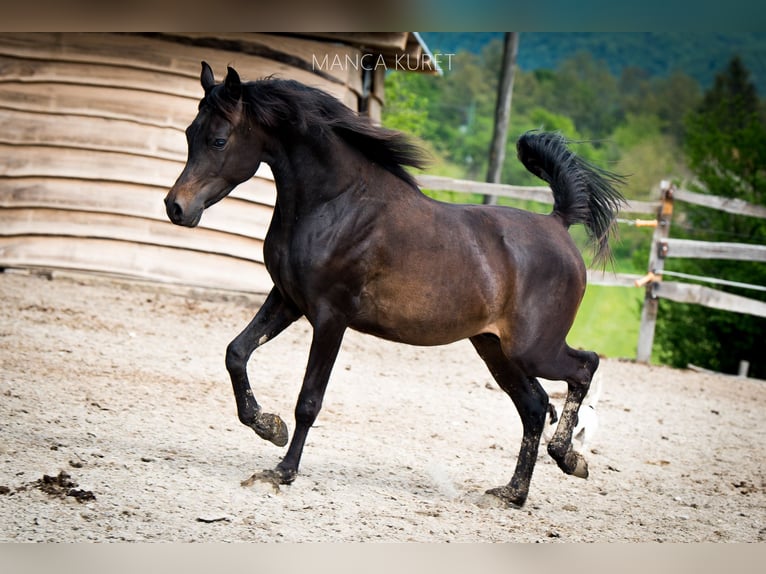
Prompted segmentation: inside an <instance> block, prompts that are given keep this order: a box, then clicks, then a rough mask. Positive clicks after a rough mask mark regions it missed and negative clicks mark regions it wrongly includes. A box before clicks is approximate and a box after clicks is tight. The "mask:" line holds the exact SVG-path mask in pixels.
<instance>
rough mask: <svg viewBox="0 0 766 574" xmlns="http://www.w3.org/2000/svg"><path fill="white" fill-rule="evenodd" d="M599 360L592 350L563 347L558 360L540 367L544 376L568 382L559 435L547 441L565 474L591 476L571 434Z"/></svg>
mask: <svg viewBox="0 0 766 574" xmlns="http://www.w3.org/2000/svg"><path fill="white" fill-rule="evenodd" d="M598 363H599V358H598V355H597V354H596V353H593V352H592V351H579V350H576V349H572V348H571V347H569V346H567V345H564V347H563V349H562V352H561V353H559V354H558V356H557V358H556V360H554V361H552V362H550V363H545V364H542V363H541V365H540V367H539V370H537V371H536V374H538V375H539V376H541V377H544V378H546V379H552V380H563V381H566V382H567V398H566V400H565V402H564V408H563V409H562V411H561V416H560V417H559V423H558V426H557V427H556V432H554V433H553V437H552V438H551V440H550V442H548V454H550V455H551V457H552V458H553V459H554V460H555V461H556V463H557V464H558V465H559V468H560V469H561V470H563V471H564V472H565V473H566V474H572V475H574V476H578V477H580V478H587V477H588V463H587V462H586V460H585V458H583V456H582V455H581V454H580V453H578V452H576V451H575V450H574V449H573V448H572V431H573V430H574V427H575V426H576V425H577V413H578V411H579V410H580V406H581V405H582V402H583V399H584V398H585V395H586V394H587V393H588V388H589V387H590V381H591V379H592V378H593V374H594V373H595V372H596V369H597V368H598Z"/></svg>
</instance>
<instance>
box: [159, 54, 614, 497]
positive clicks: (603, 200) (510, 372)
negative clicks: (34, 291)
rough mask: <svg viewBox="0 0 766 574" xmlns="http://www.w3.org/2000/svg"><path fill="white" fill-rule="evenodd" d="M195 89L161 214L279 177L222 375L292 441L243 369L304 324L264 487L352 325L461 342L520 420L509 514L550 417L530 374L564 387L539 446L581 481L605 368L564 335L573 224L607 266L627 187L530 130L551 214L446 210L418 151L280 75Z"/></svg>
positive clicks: (573, 269)
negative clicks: (182, 155)
mask: <svg viewBox="0 0 766 574" xmlns="http://www.w3.org/2000/svg"><path fill="white" fill-rule="evenodd" d="M201 82H202V87H203V88H204V97H203V98H202V100H201V102H200V104H199V112H198V114H197V117H196V118H195V119H194V121H193V122H192V123H191V125H190V126H189V127H188V128H187V130H186V137H187V140H188V147H189V152H188V160H187V163H186V166H185V167H184V169H183V172H182V173H181V175H180V176H179V178H178V180H177V181H176V183H175V185H174V186H173V188H172V189H171V190H170V192H169V193H168V194H167V197H166V198H165V204H166V208H167V214H168V217H169V218H170V220H171V221H172V222H173V223H175V224H178V225H185V226H189V227H193V226H196V225H197V224H198V223H199V221H200V218H201V216H202V212H203V210H204V209H205V208H206V207H209V206H210V205H213V204H214V203H216V202H217V201H220V200H221V199H223V198H224V197H225V196H226V195H227V194H228V193H229V192H231V191H232V189H234V188H235V187H236V186H237V185H238V184H240V183H242V182H244V181H246V180H248V179H249V178H251V177H252V176H253V174H254V173H255V171H256V169H257V168H258V165H259V164H260V162H262V161H263V162H266V163H267V164H268V165H269V166H270V167H271V170H272V172H273V174H274V180H275V183H276V188H277V201H276V205H275V208H274V214H273V217H272V220H271V224H270V227H269V230H268V233H267V236H266V240H265V242H264V248H263V249H264V261H265V264H266V268H267V270H268V272H269V274H270V275H271V277H272V279H273V281H274V288H273V289H272V290H271V292H270V293H269V295H268V297H267V298H266V300H265V302H264V303H263V306H262V307H261V308H260V309H259V310H258V312H257V314H256V315H255V317H254V318H253V319H252V321H251V322H250V324H249V325H247V327H245V329H244V330H243V331H242V333H240V334H239V335H238V336H237V337H236V338H235V339H234V340H233V341H232V342H231V343H230V344H229V346H228V348H227V350H226V368H227V370H228V372H229V374H230V376H231V382H232V385H233V388H234V396H235V398H236V403H237V411H238V416H239V420H240V421H241V422H242V423H243V424H245V425H247V426H249V427H251V428H253V429H254V430H255V432H256V433H257V434H258V435H259V436H260V437H262V438H264V439H267V440H269V441H271V442H273V443H275V444H276V445H278V446H284V445H286V444H287V441H288V432H287V426H286V425H285V423H284V422H283V421H282V419H281V418H280V417H279V416H277V415H273V414H269V413H266V412H263V411H262V410H261V406H260V405H259V404H258V402H257V401H256V399H255V396H254V395H253V392H252V390H251V388H250V383H249V380H248V376H247V370H246V366H247V362H248V360H249V358H250V356H251V354H252V353H253V351H254V350H255V349H256V348H258V347H259V346H261V345H263V344H264V343H266V342H267V341H269V340H270V339H273V338H274V337H276V336H277V335H278V334H279V333H280V332H281V331H282V330H284V329H285V328H286V327H287V326H289V325H290V324H291V323H293V322H294V321H296V320H297V319H298V318H300V317H303V316H305V317H306V318H307V319H308V321H309V322H310V323H311V325H312V327H313V337H312V342H311V348H310V352H309V358H308V364H307V367H306V372H305V376H304V380H303V386H302V387H301V390H300V393H299V396H298V401H297V405H296V408H295V432H294V434H293V438H292V442H291V443H290V446H289V448H288V450H287V453H286V455H285V456H284V458H283V459H282V461H281V462H280V463H279V464H278V465H277V467H276V469H275V470H270V471H266V475H267V476H270V478H271V479H272V480H276V481H278V482H280V483H283V484H289V483H291V482H292V481H293V480H294V479H295V477H296V475H297V473H298V465H299V463H300V459H301V453H302V451H303V447H304V444H305V442H306V436H307V434H308V432H309V429H310V428H311V426H312V424H313V423H314V420H315V419H316V417H317V415H318V413H319V410H320V408H321V406H322V399H323V397H324V394H325V389H326V388H327V383H328V380H329V377H330V371H331V370H332V367H333V364H334V362H335V359H336V356H337V353H338V350H339V349H340V346H341V340H342V339H343V334H344V332H345V331H346V329H349V328H351V329H355V330H357V331H361V332H363V333H368V334H371V335H375V336H377V337H382V338H384V339H388V340H392V341H399V342H403V343H409V344H413V345H442V344H447V343H451V342H453V341H457V340H459V339H464V338H468V339H470V341H471V343H473V346H474V347H475V348H476V351H478V353H479V355H480V356H481V358H482V359H483V360H484V361H485V362H486V364H487V366H488V367H489V370H490V372H491V373H492V376H493V377H494V378H495V380H496V381H497V384H498V385H499V386H500V387H501V388H502V389H503V390H504V391H505V392H506V393H507V394H508V395H509V396H510V398H511V399H512V401H513V403H514V405H515V406H516V409H517V410H518V412H519V415H520V417H521V421H522V424H523V437H522V441H521V449H520V452H519V456H518V460H517V464H516V468H515V471H514V473H513V477H512V478H511V481H510V482H509V483H508V484H507V485H505V486H501V487H499V488H495V489H492V490H489V491H487V492H488V493H490V494H493V495H495V496H497V497H499V498H500V499H501V500H502V501H504V502H505V503H506V504H508V505H515V506H521V505H523V504H524V502H525V500H526V498H527V494H528V492H529V483H530V479H531V477H532V471H533V469H534V466H535V461H536V459H537V451H538V447H539V443H540V435H541V433H542V430H543V425H544V423H545V415H546V412H547V406H548V396H547V394H546V393H545V391H544V390H543V388H542V387H541V385H540V384H539V382H538V381H537V379H536V377H543V378H547V379H553V380H564V381H566V382H567V383H568V393H567V398H566V401H565V404H564V407H563V409H562V413H561V417H560V422H559V424H558V427H557V429H556V432H555V434H554V436H553V438H552V440H551V441H550V442H549V444H548V452H549V453H550V455H551V456H552V457H553V458H554V459H555V460H556V462H557V463H558V465H559V467H560V468H561V469H562V470H563V471H564V472H565V473H567V474H573V475H576V476H580V477H586V476H587V473H588V471H587V464H586V462H585V460H584V459H583V457H582V456H581V455H580V454H579V453H577V452H575V451H574V450H573V449H572V446H571V438H572V429H573V427H574V425H575V423H576V420H577V411H578V409H579V407H580V403H581V402H582V400H583V397H584V396H585V394H586V393H587V391H588V386H589V384H590V380H591V378H592V377H593V373H594V372H595V371H596V368H597V367H598V363H599V359H598V356H597V355H596V353H593V352H589V351H580V350H575V349H572V348H571V347H569V346H568V345H567V344H566V341H565V338H566V335H567V332H568V331H569V329H570V327H571V326H572V323H573V321H574V318H575V313H576V312H577V308H578V307H579V305H580V301H581V299H582V297H583V294H584V291H585V281H586V273H585V264H584V263H583V259H582V256H581V254H580V252H579V251H578V249H577V248H576V246H575V244H574V242H573V241H572V239H571V237H570V235H569V233H568V231H567V229H568V227H569V226H570V225H572V224H576V223H582V224H584V225H585V226H586V228H587V230H588V233H589V236H590V238H591V240H592V242H593V244H594V247H595V250H596V255H597V258H602V259H604V258H608V256H609V255H608V254H609V245H608V239H609V235H610V231H611V229H612V224H613V221H614V218H615V216H616V213H617V210H618V208H619V205H620V203H621V202H622V201H623V200H622V196H621V195H620V194H619V192H617V191H616V189H615V186H616V185H617V184H619V183H621V182H622V179H621V178H620V177H619V176H616V175H614V174H611V173H609V172H606V171H604V170H600V169H598V168H596V167H594V166H592V165H590V164H588V163H586V162H585V161H583V160H582V159H581V158H579V157H578V156H577V155H576V154H574V153H573V152H571V151H570V150H569V149H568V148H567V142H566V140H565V139H564V138H563V137H562V136H561V135H559V134H554V133H544V132H529V133H526V134H524V135H522V136H521V138H520V139H519V140H518V144H517V148H518V156H519V158H520V160H521V161H522V163H523V164H524V165H525V166H526V167H527V169H529V171H531V172H532V173H533V174H535V175H536V176H538V177H540V178H542V179H543V180H545V181H546V182H547V183H548V184H549V185H550V187H551V189H552V191H553V196H554V199H555V203H554V207H553V212H552V213H551V214H550V215H539V214H534V213H530V212H526V211H522V210H517V209H512V208H508V207H497V206H480V205H462V206H458V205H450V204H445V203H440V202H437V201H434V200H432V199H429V198H428V197H427V196H425V195H424V194H423V193H421V191H420V190H419V189H418V187H417V185H416V184H415V181H414V179H413V177H412V176H411V175H410V174H409V173H408V172H407V171H406V170H405V169H404V166H413V167H423V165H424V162H423V157H422V155H421V153H420V151H419V150H418V148H417V147H415V146H413V145H412V144H411V143H409V141H408V140H407V139H406V138H405V136H404V135H402V134H401V133H399V132H395V131H391V130H387V129H384V128H380V127H375V126H373V125H372V124H371V123H370V122H369V121H368V120H367V119H366V118H364V117H362V116H359V115H357V114H356V113H354V112H352V111H351V110H349V109H348V108H347V107H345V106H344V105H343V104H342V103H340V102H339V101H338V100H336V99H335V98H333V97H332V96H330V95H328V94H326V93H324V92H322V91H320V90H317V89H314V88H310V87H307V86H305V85H302V84H300V83H298V82H295V81H290V80H278V79H265V80H259V81H256V82H247V83H243V82H241V80H240V78H239V75H238V74H237V72H236V71H235V70H233V69H232V68H229V69H228V74H227V76H226V78H225V80H224V81H223V82H222V83H220V84H216V83H215V80H214V78H213V72H212V70H211V69H210V67H209V66H208V65H207V64H206V63H205V62H203V63H202V75H201Z"/></svg>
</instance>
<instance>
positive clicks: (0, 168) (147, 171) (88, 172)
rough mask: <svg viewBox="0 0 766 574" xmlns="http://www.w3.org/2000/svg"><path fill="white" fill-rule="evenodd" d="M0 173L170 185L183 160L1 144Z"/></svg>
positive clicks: (0, 174)
mask: <svg viewBox="0 0 766 574" xmlns="http://www.w3.org/2000/svg"><path fill="white" fill-rule="evenodd" d="M0 157H3V160H4V161H3V162H2V163H0V176H13V177H32V176H35V177H67V178H76V179H90V180H103V181H118V182H124V183H137V184H140V185H149V186H155V187H165V188H168V189H169V188H170V187H171V186H172V185H173V183H174V182H175V180H176V178H177V177H178V175H179V174H180V173H181V170H182V169H183V165H184V164H183V162H179V161H172V160H167V159H161V158H151V157H146V156H136V155H132V154H124V153H117V152H107V151H94V150H83V149H73V148H61V147H52V146H16V145H8V144H0Z"/></svg>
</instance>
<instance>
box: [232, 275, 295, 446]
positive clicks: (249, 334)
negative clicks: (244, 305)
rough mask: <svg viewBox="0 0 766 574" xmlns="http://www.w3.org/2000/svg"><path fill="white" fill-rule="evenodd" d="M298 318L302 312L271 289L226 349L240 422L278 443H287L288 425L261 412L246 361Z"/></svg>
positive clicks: (274, 416)
mask: <svg viewBox="0 0 766 574" xmlns="http://www.w3.org/2000/svg"><path fill="white" fill-rule="evenodd" d="M298 317H300V313H299V312H297V311H296V310H295V309H293V308H292V307H291V306H290V305H288V304H287V303H286V302H285V301H284V299H283V298H282V296H281V295H280V293H279V291H277V290H276V289H272V291H271V293H269V296H268V297H267V298H266V301H265V302H264V303H263V305H262V306H261V308H260V309H259V310H258V313H256V315H255V317H253V320H252V321H250V323H249V324H248V326H247V327H245V329H244V330H243V331H242V332H241V333H240V334H239V335H237V337H236V338H235V339H234V340H233V341H232V342H231V343H229V346H228V347H227V349H226V369H227V370H228V371H229V376H230V377H231V384H232V387H233V388H234V398H235V400H236V401H237V415H238V417H239V420H240V422H241V423H242V424H244V425H246V426H249V427H250V428H252V429H253V430H254V431H255V432H256V434H257V435H258V436H260V437H261V438H264V439H266V440H269V441H271V442H273V443H274V444H276V445H277V446H284V445H286V444H287V438H288V437H287V434H288V433H287V425H285V423H284V421H283V420H282V419H281V418H280V417H279V416H278V415H274V414H271V413H264V412H262V411H261V407H260V405H259V404H258V401H256V400H255V396H253V391H252V389H251V388H250V381H249V380H248V377H247V361H248V360H249V359H250V355H252V353H253V351H255V349H256V348H258V347H259V346H261V345H263V344H264V343H266V341H268V340H270V339H272V338H274V337H276V336H277V335H278V334H279V333H281V332H282V331H283V330H284V329H285V328H286V327H287V326H289V325H290V324H292V323H293V322H294V321H295V320H296V319H298Z"/></svg>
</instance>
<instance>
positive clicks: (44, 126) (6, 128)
mask: <svg viewBox="0 0 766 574" xmlns="http://www.w3.org/2000/svg"><path fill="white" fill-rule="evenodd" d="M145 104H147V105H151V98H149V101H148V102H146V101H145ZM0 143H3V144H13V145H29V146H55V147H62V148H82V149H86V150H96V151H111V152H121V153H126V154H134V155H138V156H147V157H150V158H161V159H168V160H172V161H176V162H185V161H186V156H187V144H186V137H185V136H184V133H183V131H181V130H178V129H174V128H160V127H154V126H148V125H139V124H137V123H135V122H132V121H124V120H115V119H105V118H99V117H82V116H72V115H49V114H39V113H33V112H23V111H13V112H10V111H8V110H0Z"/></svg>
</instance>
